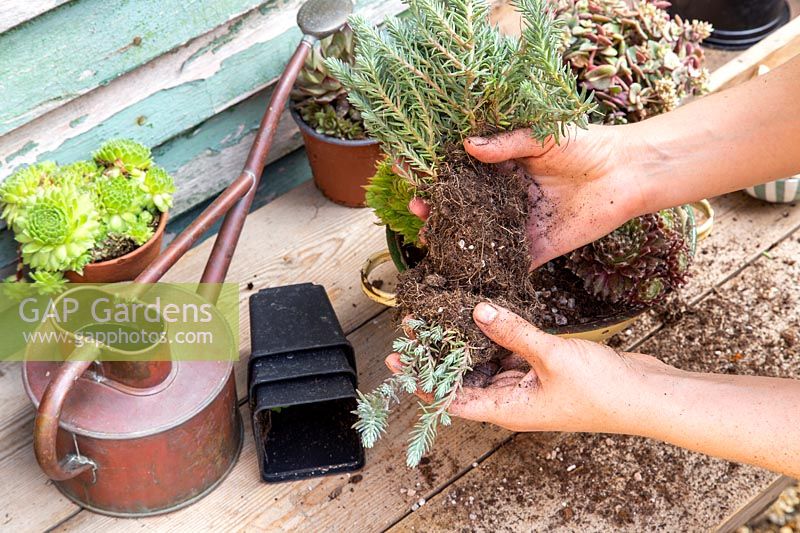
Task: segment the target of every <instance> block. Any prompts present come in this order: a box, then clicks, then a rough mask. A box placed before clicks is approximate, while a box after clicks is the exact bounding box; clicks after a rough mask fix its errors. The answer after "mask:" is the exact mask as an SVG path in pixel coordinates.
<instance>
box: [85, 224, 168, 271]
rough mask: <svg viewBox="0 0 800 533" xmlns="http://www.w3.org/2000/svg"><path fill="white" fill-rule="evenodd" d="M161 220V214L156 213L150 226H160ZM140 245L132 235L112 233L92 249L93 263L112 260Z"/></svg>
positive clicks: (154, 228)
mask: <svg viewBox="0 0 800 533" xmlns="http://www.w3.org/2000/svg"><path fill="white" fill-rule="evenodd" d="M159 220H161V215H156V216H154V217H153V221H152V222H150V227H151V228H153V231H155V230H156V229H157V228H158V222H159ZM140 246H141V245H140V244H136V241H134V240H133V239H131V238H130V237H127V236H125V235H119V234H116V233H110V234H109V235H108V236H107V237H106V238H105V240H104V241H103V242H101V243H100V244H98V245H97V246H95V248H94V249H93V250H92V263H100V262H102V261H111V260H112V259H116V258H117V257H122V256H123V255H126V254H129V253H131V252H132V251H134V250H136V249H137V248H139V247H140Z"/></svg>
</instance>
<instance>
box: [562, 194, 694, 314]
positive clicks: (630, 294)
mask: <svg viewBox="0 0 800 533" xmlns="http://www.w3.org/2000/svg"><path fill="white" fill-rule="evenodd" d="M682 209H683V208H680V207H677V208H673V209H666V210H663V211H659V212H658V213H653V214H649V215H643V216H640V217H637V218H634V219H632V220H630V221H628V222H626V223H625V224H623V225H622V226H621V227H619V228H617V229H616V230H614V231H612V232H611V233H610V234H608V235H606V236H605V237H603V238H602V239H598V240H597V241H595V242H593V243H591V244H587V245H586V246H584V247H582V248H579V249H577V250H575V251H574V252H572V253H571V254H569V255H568V256H567V267H568V268H569V269H570V270H572V272H574V273H575V274H576V275H577V276H578V277H579V278H581V279H582V280H583V284H584V288H585V289H586V290H587V291H588V292H589V293H590V294H592V295H594V296H595V297H597V298H600V299H602V300H604V301H607V302H611V303H621V304H624V305H626V306H628V307H634V308H636V307H643V306H649V305H653V304H654V303H657V302H658V301H660V300H662V299H663V298H664V297H665V296H666V295H667V293H669V292H670V291H671V290H673V289H676V288H678V287H680V286H682V285H683V284H684V283H685V282H686V278H687V274H688V271H689V266H690V265H691V260H692V253H691V250H690V249H689V245H688V242H690V238H689V235H688V232H689V229H688V225H687V224H686V216H685V214H684V213H683V212H682Z"/></svg>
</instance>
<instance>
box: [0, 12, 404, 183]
mask: <svg viewBox="0 0 800 533" xmlns="http://www.w3.org/2000/svg"><path fill="white" fill-rule="evenodd" d="M300 4H302V2H301V1H300V0H289V1H288V2H287V3H284V4H280V5H279V6H277V7H270V8H268V9H267V8H263V9H259V10H253V11H251V12H250V13H247V14H246V15H244V16H242V17H240V18H238V19H236V20H235V21H233V22H231V23H229V24H226V25H223V26H221V27H219V28H216V29H214V30H213V31H211V32H209V33H208V34H206V35H203V36H201V37H199V38H197V39H194V40H192V41H191V42H189V43H188V44H187V45H186V46H183V47H181V48H179V49H177V50H175V51H174V52H172V53H170V54H165V55H162V56H160V57H157V58H155V59H154V60H153V61H151V62H150V63H148V64H146V65H144V66H141V67H140V68H137V69H136V70H133V71H132V72H130V73H128V74H126V75H124V76H121V77H119V78H118V79H115V80H113V82H111V83H109V84H108V85H106V86H100V87H98V88H96V90H93V91H92V92H90V93H89V94H86V95H84V96H82V97H80V98H77V99H75V100H73V101H70V102H66V103H62V105H60V106H59V107H58V108H57V109H54V110H53V111H52V112H51V113H48V114H47V115H45V116H42V117H41V118H39V119H36V120H30V119H29V121H28V122H27V123H26V124H24V125H21V126H20V127H19V128H18V129H16V130H15V131H13V132H10V133H8V134H7V135H6V136H4V137H2V138H0V146H2V149H0V157H2V158H3V159H0V166H2V167H3V168H0V176H5V175H7V174H8V173H10V172H11V171H13V169H14V168H16V167H18V166H19V165H21V164H25V163H32V162H34V161H36V160H43V159H55V160H57V161H59V162H70V161H74V160H76V159H81V158H85V157H87V156H88V155H89V153H90V152H91V150H93V149H94V148H96V147H97V145H98V144H99V143H100V142H102V141H103V140H105V139H108V138H110V137H117V136H127V137H133V138H135V139H136V140H138V141H140V142H142V143H144V144H146V145H148V146H157V145H159V144H161V143H164V142H166V141H167V140H169V139H170V138H172V137H174V136H176V135H179V134H184V135H186V134H187V133H188V131H189V130H191V129H192V128H194V127H196V126H197V125H198V124H200V123H202V122H203V121H206V120H207V119H209V118H211V117H213V116H214V115H215V114H217V113H219V112H221V111H223V110H225V109H227V108H229V107H230V106H232V105H234V104H236V103H237V102H239V101H241V100H243V99H245V98H247V97H248V96H250V95H252V94H253V93H255V92H257V91H260V90H262V89H263V88H265V87H267V86H269V85H271V84H272V83H273V82H274V81H275V79H276V78H277V77H278V75H279V74H280V73H281V71H282V69H283V66H284V65H285V63H286V61H287V60H288V58H289V57H290V56H291V54H292V52H293V51H294V48H295V47H296V45H297V43H298V42H299V39H300V31H299V30H298V29H297V28H296V26H295V16H296V11H297V8H298V7H299V5H300ZM402 8H403V6H402V4H401V3H400V1H399V0H392V1H389V2H383V1H380V0H362V1H361V2H360V3H359V4H358V7H357V9H358V10H359V12H360V13H362V14H363V15H364V16H366V17H368V18H370V19H373V20H376V21H377V20H380V19H382V18H383V17H385V16H386V15H387V14H394V13H397V12H399V11H400V10H401V9H402ZM0 38H1V37H0ZM1 45H2V42H1V41H0V46H1ZM121 95H124V96H123V97H121ZM0 96H1V93H0ZM263 105H264V104H262V106H263ZM261 112H263V107H262V108H261ZM261 112H259V113H258V116H259V117H260V114H261ZM236 131H237V130H233V131H231V132H228V133H227V134H228V135H230V136H232V137H233V138H236V137H237V132H236Z"/></svg>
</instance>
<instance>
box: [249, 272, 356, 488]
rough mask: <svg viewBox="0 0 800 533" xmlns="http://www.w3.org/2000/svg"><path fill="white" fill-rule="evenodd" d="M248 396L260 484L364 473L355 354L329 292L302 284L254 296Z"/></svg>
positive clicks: (252, 299)
mask: <svg viewBox="0 0 800 533" xmlns="http://www.w3.org/2000/svg"><path fill="white" fill-rule="evenodd" d="M250 331H251V341H250V342H251V346H252V353H251V356H250V361H249V365H248V391H249V400H250V410H251V415H252V418H253V435H254V437H255V440H256V451H257V455H258V463H259V469H260V471H261V477H262V479H263V480H264V481H267V482H276V481H286V480H292V479H301V478H307V477H312V476H319V475H324V474H332V473H336V472H345V471H352V470H357V469H359V468H361V467H362V466H364V450H363V448H362V446H361V441H360V439H359V437H358V434H357V432H356V431H355V430H354V429H352V426H353V424H354V423H355V421H356V417H355V415H353V414H352V411H353V410H354V409H355V407H356V386H357V383H356V367H355V359H354V354H353V348H352V346H351V345H350V343H349V342H348V341H347V339H346V338H345V336H344V332H343V331H342V328H341V326H340V325H339V322H338V320H337V318H336V314H335V313H334V311H333V307H332V306H331V303H330V301H329V300H328V297H327V294H326V293H325V289H324V288H323V287H321V286H319V285H313V284H310V283H305V284H301V285H291V286H287V287H277V288H272V289H265V290H262V291H259V292H258V293H257V294H254V295H253V296H251V297H250Z"/></svg>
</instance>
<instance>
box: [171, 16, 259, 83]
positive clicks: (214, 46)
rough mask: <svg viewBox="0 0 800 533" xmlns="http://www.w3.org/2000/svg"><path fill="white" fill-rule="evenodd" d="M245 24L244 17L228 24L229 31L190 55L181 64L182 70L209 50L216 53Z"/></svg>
mask: <svg viewBox="0 0 800 533" xmlns="http://www.w3.org/2000/svg"><path fill="white" fill-rule="evenodd" d="M243 26H244V19H239V20H237V21H236V22H234V23H233V24H231V25H230V26H228V31H226V32H225V33H224V34H222V35H220V36H219V37H217V38H215V39H214V40H212V41H211V42H210V43H208V44H207V45H205V46H203V47H202V48H200V49H199V50H197V51H196V52H195V53H194V54H192V55H191V56H189V58H188V59H187V60H186V61H184V62H183V64H182V65H181V70H184V69H185V68H186V67H188V66H189V65H191V64H192V63H194V61H195V60H196V59H197V58H198V57H201V56H203V55H204V54H205V53H207V52H209V51H210V52H211V53H212V54H215V53H216V52H217V50H219V49H220V48H222V47H223V46H225V45H226V44H227V43H229V42H231V41H232V40H233V38H234V37H236V34H237V33H239V32H240V31H241V29H242V27H243Z"/></svg>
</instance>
